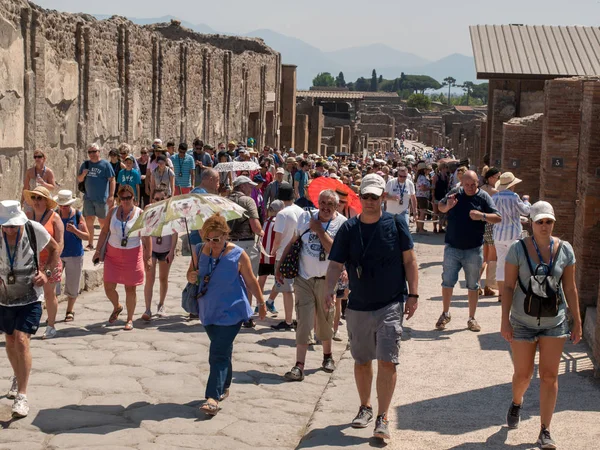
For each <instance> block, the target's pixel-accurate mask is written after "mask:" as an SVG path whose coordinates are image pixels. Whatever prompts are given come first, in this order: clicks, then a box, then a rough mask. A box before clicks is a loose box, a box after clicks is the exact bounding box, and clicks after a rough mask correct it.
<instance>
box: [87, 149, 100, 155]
mask: <svg viewBox="0 0 600 450" xmlns="http://www.w3.org/2000/svg"><path fill="white" fill-rule="evenodd" d="M92 153H98V150H88V155H91V154H92Z"/></svg>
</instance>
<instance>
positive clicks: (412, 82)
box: [400, 74, 442, 94]
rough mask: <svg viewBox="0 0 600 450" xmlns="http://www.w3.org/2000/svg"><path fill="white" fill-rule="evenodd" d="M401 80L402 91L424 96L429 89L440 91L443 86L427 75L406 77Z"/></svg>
mask: <svg viewBox="0 0 600 450" xmlns="http://www.w3.org/2000/svg"><path fill="white" fill-rule="evenodd" d="M402 75H404V74H402ZM400 79H401V89H410V90H412V91H413V92H420V93H421V94H424V93H425V91H426V90H428V89H439V88H441V87H442V85H441V84H440V83H439V82H438V81H437V80H435V79H434V78H431V77H430V76H427V75H404V78H402V77H401V78H400Z"/></svg>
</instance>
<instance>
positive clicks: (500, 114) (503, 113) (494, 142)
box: [488, 89, 516, 166]
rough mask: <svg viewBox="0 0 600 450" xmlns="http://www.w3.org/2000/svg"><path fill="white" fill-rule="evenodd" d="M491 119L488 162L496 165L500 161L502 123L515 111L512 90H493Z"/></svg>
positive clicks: (511, 116)
mask: <svg viewBox="0 0 600 450" xmlns="http://www.w3.org/2000/svg"><path fill="white" fill-rule="evenodd" d="M490 101H492V102H493V106H492V114H493V115H492V117H491V118H490V117H488V120H491V122H492V125H491V128H492V129H491V133H492V136H491V140H490V146H491V147H490V164H491V165H492V166H498V165H499V163H498V161H500V162H501V161H502V124H503V123H504V122H507V121H508V120H510V119H512V118H513V117H514V116H515V111H516V96H515V93H514V91H507V90H500V89H498V90H494V96H493V98H491V99H490Z"/></svg>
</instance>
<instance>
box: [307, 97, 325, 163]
mask: <svg viewBox="0 0 600 450" xmlns="http://www.w3.org/2000/svg"><path fill="white" fill-rule="evenodd" d="M324 124H325V118H324V117H323V107H322V106H313V107H312V111H311V113H310V120H309V124H308V131H309V134H308V151H309V152H310V153H316V154H317V155H323V154H324V150H323V149H322V148H321V138H322V136H323V125H324Z"/></svg>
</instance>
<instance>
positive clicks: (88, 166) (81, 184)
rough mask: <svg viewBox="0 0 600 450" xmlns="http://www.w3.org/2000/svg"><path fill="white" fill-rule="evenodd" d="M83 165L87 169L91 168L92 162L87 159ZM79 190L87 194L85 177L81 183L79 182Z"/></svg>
mask: <svg viewBox="0 0 600 450" xmlns="http://www.w3.org/2000/svg"><path fill="white" fill-rule="evenodd" d="M83 167H84V168H85V169H86V170H90V162H89V161H85V162H84V163H83ZM77 190H78V191H79V192H81V193H82V194H85V178H84V179H83V181H82V182H81V183H77Z"/></svg>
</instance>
